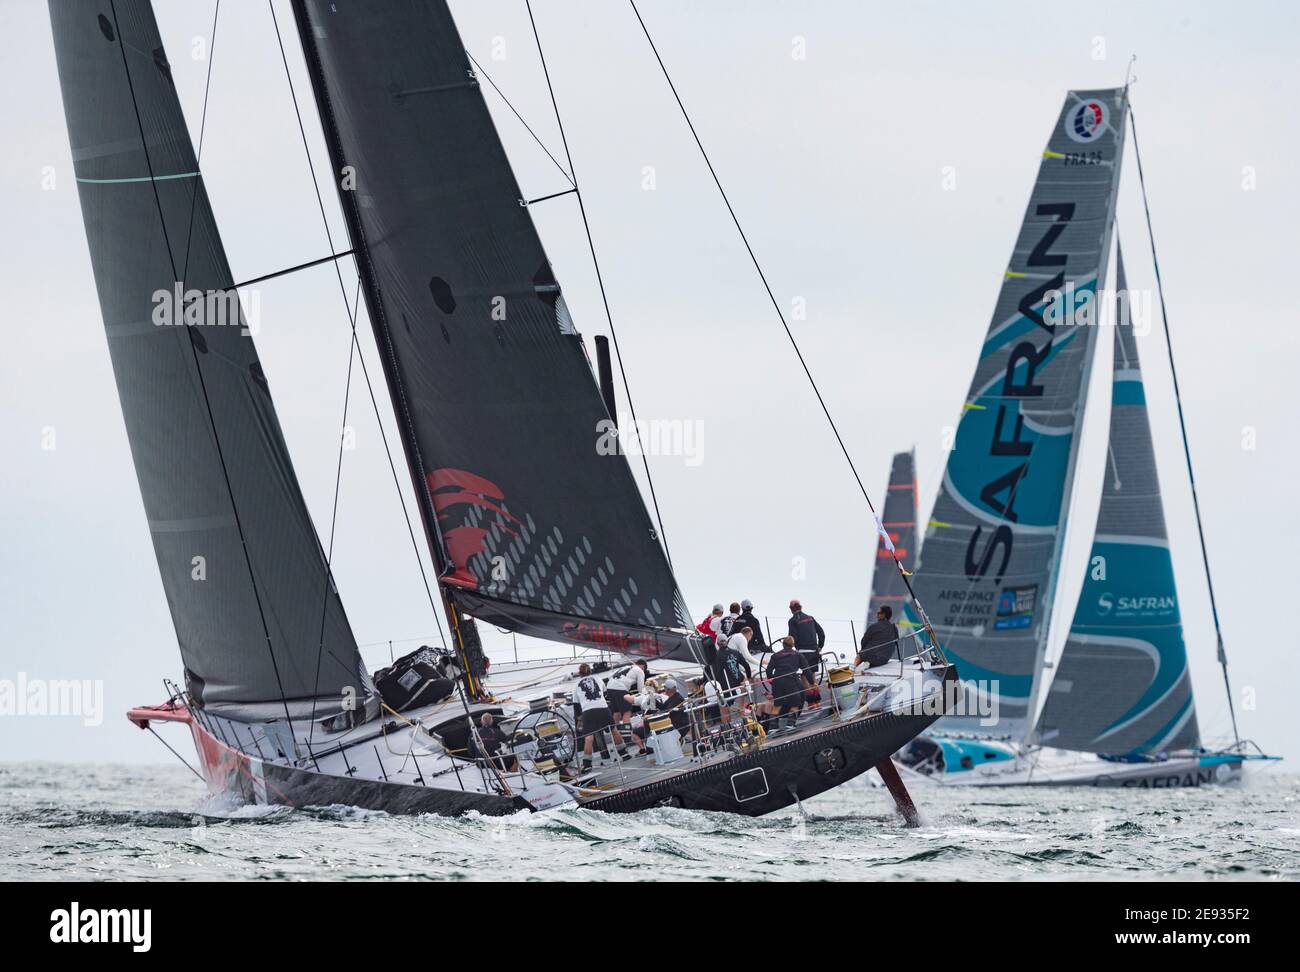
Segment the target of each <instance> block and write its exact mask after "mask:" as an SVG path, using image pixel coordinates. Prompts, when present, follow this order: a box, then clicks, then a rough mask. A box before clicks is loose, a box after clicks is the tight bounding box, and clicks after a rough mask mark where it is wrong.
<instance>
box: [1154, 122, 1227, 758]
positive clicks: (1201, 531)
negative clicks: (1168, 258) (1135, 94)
mask: <svg viewBox="0 0 1300 972" xmlns="http://www.w3.org/2000/svg"><path fill="white" fill-rule="evenodd" d="M1128 120H1129V125H1130V126H1131V127H1132V129H1133V155H1134V157H1135V158H1136V159H1137V167H1138V183H1139V185H1141V187H1142V210H1143V212H1144V213H1145V214H1146V221H1147V239H1148V240H1150V241H1151V265H1152V266H1153V267H1154V268H1155V275H1156V294H1157V295H1158V296H1159V298H1160V318H1161V320H1162V321H1163V322H1164V330H1165V350H1166V351H1167V352H1168V353H1169V374H1170V376H1171V377H1172V378H1173V382H1174V402H1175V403H1177V405H1178V428H1179V429H1180V430H1181V431H1182V434H1183V458H1184V459H1185V460H1186V462H1187V481H1188V483H1189V484H1190V485H1191V488H1192V509H1193V510H1194V511H1195V512H1196V535H1197V536H1198V537H1199V538H1200V541H1201V563H1202V564H1204V565H1205V586H1206V588H1207V589H1208V590H1209V592H1210V613H1211V614H1212V615H1213V616H1214V636H1215V638H1216V639H1217V641H1218V653H1219V665H1220V666H1221V667H1222V668H1223V688H1224V691H1225V692H1227V695H1228V714H1229V715H1230V716H1232V736H1233V738H1234V739H1235V740H1236V742H1237V744H1238V745H1240V744H1241V734H1240V733H1239V732H1238V731H1237V709H1236V706H1235V705H1234V704H1233V701H1232V683H1231V681H1229V679H1228V656H1227V653H1226V652H1225V651H1224V648H1223V628H1222V627H1221V626H1220V625H1219V606H1218V603H1217V602H1216V601H1215V598H1214V580H1213V578H1211V576H1210V554H1209V551H1208V550H1207V549H1206V546H1205V527H1204V526H1203V525H1202V523H1201V500H1200V497H1199V496H1198V495H1197V493H1196V474H1195V473H1193V472H1192V449H1191V446H1190V445H1188V442H1187V422H1186V420H1185V419H1184V418H1183V398H1182V395H1181V394H1180V393H1179V390H1178V371H1177V369H1176V368H1175V367H1174V344H1173V339H1172V338H1171V337H1170V335H1169V311H1168V309H1167V308H1166V307H1165V287H1164V283H1163V281H1162V280H1161V277H1160V260H1159V258H1157V256H1156V236H1155V231H1154V230H1153V229H1152V228H1151V206H1150V205H1149V203H1148V202H1147V181H1146V177H1145V175H1144V174H1143V172H1142V150H1141V149H1140V148H1139V147H1138V131H1137V118H1136V117H1135V116H1134V114H1133V108H1132V106H1131V105H1130V106H1129V112H1128Z"/></svg>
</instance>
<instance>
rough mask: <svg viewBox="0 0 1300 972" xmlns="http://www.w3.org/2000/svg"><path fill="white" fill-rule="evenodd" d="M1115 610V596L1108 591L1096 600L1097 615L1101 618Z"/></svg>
mask: <svg viewBox="0 0 1300 972" xmlns="http://www.w3.org/2000/svg"><path fill="white" fill-rule="evenodd" d="M1113 610H1115V595H1114V594H1111V593H1110V592H1109V591H1108V592H1106V593H1105V594H1103V595H1102V596H1101V597H1099V598H1097V613H1098V614H1100V615H1101V616H1102V617H1105V616H1106V615H1107V614H1110V612H1111V611H1113Z"/></svg>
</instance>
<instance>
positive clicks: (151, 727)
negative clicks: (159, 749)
mask: <svg viewBox="0 0 1300 972" xmlns="http://www.w3.org/2000/svg"><path fill="white" fill-rule="evenodd" d="M145 728H146V729H148V730H149V731H150V732H151V733H153V737H154V738H155V739H157V740H158V741H159V742H160V743H162V744H163V745H164V746H166V747H167V749H168V751H169V752H170V753H171V754H172V755H173V756H175V757H176V758H177V759H179V760H180V761H181V762H182V763H183V764H184V765H185V768H186V769H187V770H189V771H190V772H191V773H193V774H194V775H195V776H197V777H198V778H199V781H200V782H202V783H207V782H208V781H207V780H205V779H203V774H202V773H200V772H199V771H198V770H196V769H195V768H194V767H193V766H191V765H190V761H189V760H188V759H186V758H185V757H184V756H182V755H181V754H180V753H178V752H176V750H175V749H173V748H172V744H171V743H169V742H168V741H167V740H166V739H164V738H163V737H162V736H160V735H158V731H157V730H156V729H154V727H153V726H145Z"/></svg>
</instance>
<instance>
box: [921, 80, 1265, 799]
mask: <svg viewBox="0 0 1300 972" xmlns="http://www.w3.org/2000/svg"><path fill="white" fill-rule="evenodd" d="M1109 106H1114V110H1112V108H1111V107H1109ZM1127 107H1128V105H1127V88H1125V89H1117V90H1115V91H1110V92H1088V93H1082V94H1078V93H1072V94H1071V96H1070V98H1069V99H1067V104H1066V108H1065V111H1064V112H1063V115H1062V118H1061V120H1060V124H1059V125H1058V129H1057V132H1058V136H1059V135H1060V134H1061V132H1062V131H1063V132H1064V135H1065V137H1067V138H1070V139H1072V140H1074V141H1081V140H1090V139H1092V140H1098V148H1096V149H1095V150H1088V151H1086V152H1082V153H1078V152H1069V151H1065V152H1063V151H1061V149H1060V148H1059V147H1057V146H1053V145H1049V147H1048V149H1047V151H1045V152H1044V153H1043V154H1044V162H1043V169H1042V171H1040V176H1039V181H1038V185H1036V187H1035V195H1037V194H1038V193H1040V192H1044V191H1046V192H1058V193H1059V192H1061V191H1062V189H1063V187H1064V186H1063V183H1062V181H1061V180H1059V179H1058V178H1057V172H1058V171H1059V170H1062V169H1070V168H1073V167H1075V166H1082V167H1084V169H1085V171H1086V170H1087V169H1088V167H1091V166H1107V167H1109V169H1110V176H1109V177H1108V178H1107V179H1106V180H1105V181H1106V183H1108V185H1109V199H1110V202H1109V203H1108V205H1107V207H1106V209H1105V210H1104V211H1103V212H1102V213H1100V214H1099V218H1100V219H1102V220H1104V223H1103V225H1102V226H1101V227H1099V228H1095V230H1094V231H1095V232H1097V238H1098V239H1100V240H1101V241H1102V247H1101V249H1100V250H1099V251H1097V252H1096V253H1095V254H1094V255H1093V260H1095V261H1096V262H1095V266H1096V270H1095V274H1093V275H1091V276H1089V277H1088V278H1086V279H1085V280H1084V281H1083V282H1082V286H1083V288H1089V287H1090V285H1091V288H1092V289H1090V290H1089V291H1088V295H1089V296H1095V295H1096V294H1097V293H1098V290H1097V289H1096V288H1097V287H1099V284H1098V283H1097V281H1099V280H1100V279H1101V278H1102V275H1103V273H1104V270H1105V263H1106V256H1107V255H1108V252H1109V241H1110V236H1111V226H1112V225H1113V220H1114V190H1115V187H1116V185H1117V180H1118V176H1119V167H1120V161H1121V158H1122V151H1123V131H1122V128H1123V125H1124V119H1125V113H1126V110H1127ZM1112 124H1113V125H1116V126H1119V130H1117V131H1116V132H1115V133H1114V137H1113V138H1112V139H1111V140H1110V141H1109V144H1108V145H1104V144H1102V143H1101V142H1100V140H1101V139H1102V138H1103V136H1104V130H1105V129H1106V128H1109V127H1110V126H1111V125H1112ZM1090 132H1091V134H1089V133H1090ZM1060 144H1061V143H1058V145H1060ZM1066 184H1068V180H1066ZM1081 185H1082V183H1078V182H1077V181H1076V183H1075V188H1079V187H1080V186H1081ZM1032 206H1033V203H1032V202H1031V208H1032ZM1045 250H1046V238H1044V245H1043V246H1041V247H1040V248H1039V251H1038V252H1039V255H1040V258H1041V256H1042V255H1043V253H1044V252H1045ZM1116 250H1117V253H1116V263H1117V275H1118V294H1117V309H1116V314H1115V320H1114V322H1113V323H1114V329H1115V336H1114V365H1113V373H1112V382H1111V413H1110V427H1109V439H1108V444H1107V453H1106V456H1107V460H1106V461H1107V468H1106V478H1105V482H1104V486H1103V491H1102V499H1101V506H1100V512H1099V514H1098V520H1097V525H1096V530H1095V533H1094V536H1093V539H1092V547H1091V551H1090V556H1089V561H1088V573H1087V578H1086V579H1085V581H1084V585H1083V589H1082V592H1081V594H1080V596H1079V599H1078V604H1077V606H1076V608H1075V611H1074V616H1073V621H1072V624H1071V627H1070V630H1069V635H1068V638H1067V640H1066V642H1065V646H1064V649H1063V652H1062V654H1061V657H1060V659H1059V662H1058V663H1057V664H1056V665H1055V666H1054V667H1053V666H1052V665H1051V664H1050V663H1049V662H1048V660H1047V658H1046V639H1047V637H1048V635H1049V631H1050V624H1049V622H1050V620H1051V612H1052V599H1051V597H1046V598H1043V597H1042V596H1041V590H1046V591H1048V592H1051V591H1052V590H1053V589H1054V587H1055V583H1056V580H1057V575H1058V574H1059V570H1060V563H1059V556H1060V554H1059V544H1060V539H1061V536H1062V535H1063V533H1064V530H1065V515H1066V511H1067V510H1068V508H1069V503H1070V498H1071V484H1072V480H1073V474H1074V468H1073V464H1074V451H1073V450H1074V448H1075V447H1077V443H1076V444H1075V446H1072V447H1071V452H1070V458H1069V466H1068V467H1067V468H1066V469H1065V474H1064V476H1050V477H1048V479H1047V481H1046V486H1047V487H1048V488H1050V495H1049V496H1048V499H1049V500H1051V502H1052V503H1053V504H1056V505H1059V510H1060V520H1059V525H1058V527H1057V531H1056V541H1057V551H1056V552H1055V553H1054V554H1053V557H1052V559H1051V560H1050V561H1048V563H1047V568H1048V573H1047V575H1046V576H1047V583H1046V584H1044V585H1042V587H1041V589H1040V586H1039V585H1038V584H1034V585H1031V586H1028V587H1025V586H1021V585H1011V586H1006V587H1003V589H1002V590H1001V591H1000V593H999V594H998V595H997V600H996V607H995V609H993V610H994V611H995V613H994V614H992V615H990V613H989V612H990V604H991V603H992V602H988V597H989V592H985V593H984V595H983V599H984V600H985V602H987V603H985V604H980V603H976V604H974V605H970V603H969V601H968V600H963V601H961V604H962V611H960V612H958V613H959V616H960V617H962V618H968V617H975V618H980V619H987V620H991V622H992V623H991V625H987V624H985V623H984V622H983V621H982V620H981V621H979V622H977V623H976V624H974V625H972V626H971V627H970V628H969V629H967V632H966V634H965V638H966V639H967V640H965V641H963V642H962V643H963V644H966V645H968V646H969V648H968V650H970V651H974V652H975V653H976V655H977V657H981V658H991V659H995V660H997V659H1002V661H1001V662H1000V664H997V663H995V664H997V667H992V668H986V669H985V670H982V671H979V673H978V674H979V675H980V676H981V677H982V676H984V675H985V674H986V672H991V673H992V675H993V676H994V677H995V678H996V677H997V673H998V671H1001V670H1006V669H1009V668H1011V666H1010V665H1008V664H1007V662H1006V661H1005V659H1006V658H1007V657H1008V655H1010V657H1011V658H1012V659H1014V660H1015V661H1016V664H1017V665H1018V664H1019V662H1020V660H1022V659H1024V658H1026V657H1028V650H1029V644H1028V643H1027V642H1028V641H1031V640H1032V642H1034V643H1035V650H1036V652H1037V654H1036V657H1035V660H1034V664H1033V666H1032V668H1031V669H1030V671H1029V672H1028V673H1027V674H1021V673H1020V671H1019V668H1015V670H1014V672H1013V676H1014V677H1013V680H1012V683H1011V684H1012V692H1011V693H1010V694H1009V695H1008V694H1006V693H993V694H991V695H986V696H985V697H988V698H991V699H992V700H993V701H994V702H998V703H1003V704H1004V705H1005V703H1006V702H1007V701H1008V699H1010V700H1011V701H1012V708H1011V710H1010V714H1009V717H1007V716H1002V715H999V714H997V713H996V711H993V712H990V717H989V718H985V719H977V718H973V717H970V716H966V717H963V718H959V719H946V720H945V721H944V723H943V725H942V726H941V727H940V731H939V732H938V733H935V734H933V735H930V736H927V737H925V738H923V739H918V740H914V741H913V743H912V744H910V745H909V747H908V748H907V749H906V750H905V751H904V752H903V753H901V754H900V761H901V762H902V763H903V764H904V765H907V766H908V767H910V768H911V769H912V770H913V771H914V773H916V774H920V775H924V776H926V777H927V778H930V779H934V780H940V781H943V782H946V783H961V784H976V785H978V784H984V785H1011V784H1045V785H1050V784H1096V785H1138V786H1196V785H1200V784H1202V783H1208V782H1214V781H1220V780H1224V779H1230V778H1233V777H1234V776H1235V775H1236V774H1237V773H1238V772H1239V771H1240V768H1241V764H1242V762H1243V761H1245V760H1248V759H1260V758H1266V757H1264V756H1263V755H1262V753H1260V752H1259V751H1258V749H1257V747H1254V746H1253V744H1250V743H1243V742H1242V741H1240V740H1238V741H1237V742H1236V743H1235V744H1234V745H1233V746H1232V747H1230V748H1229V749H1227V750H1224V751H1219V752H1208V751H1206V750H1205V749H1203V748H1202V745H1201V739H1200V732H1199V729H1198V725H1197V720H1196V711H1195V705H1194V702H1193V696H1192V687H1191V676H1190V672H1189V670H1188V666H1187V654H1186V650H1185V648H1184V645H1183V636H1182V621H1181V617H1180V611H1179V600H1178V593H1177V589H1176V585H1175V581H1174V574H1173V564H1172V560H1171V558H1170V554H1169V541H1168V535H1167V533H1166V529H1165V518H1164V509H1163V503H1162V501H1161V495H1160V485H1159V477H1158V475H1157V472H1156V465H1155V453H1154V450H1153V448H1152V439H1151V429H1150V422H1149V419H1148V414H1147V407H1146V394H1145V388H1144V385H1143V381H1142V372H1141V366H1140V362H1139V358H1138V350H1137V340H1136V335H1135V333H1134V330H1133V321H1132V316H1131V313H1130V308H1131V299H1130V294H1129V292H1128V284H1127V278H1126V274H1125V270H1124V261H1123V255H1122V253H1121V252H1119V250H1118V243H1116ZM1098 258H1099V259H1098ZM1013 262H1014V256H1013ZM1030 262H1032V254H1031V258H1030ZM1090 262H1091V261H1090ZM1062 263H1063V264H1064V263H1065V261H1064V260H1062ZM1014 272H1015V270H1014V268H1013V270H1012V271H1009V276H1010V275H1012V274H1013V273H1014ZM1053 287H1054V289H1056V290H1059V291H1061V292H1062V293H1063V294H1064V295H1065V298H1064V299H1065V308H1066V310H1065V315H1064V316H1065V317H1069V318H1071V319H1070V320H1068V321H1066V320H1064V319H1063V316H1062V314H1060V313H1057V314H1056V317H1057V319H1058V320H1057V323H1058V326H1059V325H1060V324H1063V323H1064V324H1067V325H1068V326H1070V327H1075V328H1076V330H1075V338H1074V339H1075V340H1076V341H1077V340H1087V341H1092V340H1094V338H1093V332H1095V331H1096V330H1097V327H1096V325H1097V324H1099V323H1100V319H1099V317H1098V316H1097V309H1098V306H1097V302H1096V301H1095V300H1093V301H1092V309H1091V310H1090V311H1089V316H1088V317H1086V318H1084V319H1082V320H1080V319H1079V318H1078V317H1077V316H1076V315H1077V313H1078V311H1077V310H1076V309H1077V308H1079V307H1080V306H1082V305H1081V304H1080V302H1079V300H1078V299H1077V298H1076V296H1075V295H1076V294H1077V293H1078V292H1079V288H1078V287H1076V286H1075V285H1074V281H1071V280H1069V279H1063V278H1059V277H1058V278H1056V280H1055V283H1054V285H1053ZM1023 310H1024V308H1023V305H1022V311H1023ZM1026 316H1028V315H1027V314H1026ZM1007 326H1011V327H1013V328H1014V327H1015V326H1016V322H1015V321H1009V322H1004V323H1003V324H1001V325H999V323H998V320H997V318H995V322H994V330H995V331H997V330H998V328H999V327H1007ZM987 348H988V345H987V344H986V353H987ZM1044 350H1046V349H1044ZM1090 363H1091V353H1089V355H1088V358H1087V360H1086V361H1085V362H1083V364H1082V368H1083V370H1082V372H1081V380H1079V381H1077V382H1076V381H1074V379H1073V377H1072V379H1071V385H1072V387H1075V388H1077V389H1078V396H1077V403H1076V406H1075V407H1074V419H1073V426H1072V427H1073V429H1074V430H1076V431H1077V429H1078V428H1079V427H1080V423H1081V419H1082V414H1083V409H1084V394H1083V393H1084V391H1085V390H1086V387H1087V374H1088V371H1089V370H1090ZM1171 363H1172V358H1171ZM1007 374H1008V377H1010V375H1011V374H1012V371H1011V367H1010V366H1008V372H1007ZM976 380H977V382H978V380H979V374H978V372H977V379H976ZM979 407H980V406H979V404H977V405H976V410H979ZM967 409H968V410H970V409H971V404H970V403H968V404H967ZM1001 409H1002V406H999V410H1000V414H1001ZM1017 421H1019V420H1017ZM964 422H965V419H963V423H964ZM1017 427H1018V426H1017ZM1071 437H1072V438H1075V439H1077V435H1076V434H1074V432H1072V433H1071ZM959 446H960V438H959ZM1020 448H1021V449H1022V450H1023V452H1022V453H1021V454H1023V455H1024V456H1025V457H1026V464H1025V465H1026V468H1025V470H1024V471H1023V472H1022V473H1020V474H1019V476H1020V479H1019V480H1017V483H1016V484H1017V485H1019V483H1020V482H1021V481H1023V482H1025V484H1026V485H1029V484H1028V471H1029V470H1028V465H1029V463H1030V462H1032V461H1034V459H1033V451H1032V449H1025V448H1023V447H1020ZM1016 449H1017V446H1016V444H1015V443H1012V444H1011V445H1010V446H1009V445H1008V444H1007V443H1005V442H1002V441H1000V439H999V437H996V436H995V439H994V441H993V445H992V447H991V448H990V449H989V451H988V453H987V455H985V454H979V455H977V456H976V458H975V460H974V467H975V468H976V469H978V470H979V471H980V473H981V475H980V476H976V477H975V479H976V480H978V479H979V478H987V477H988V476H990V475H994V474H996V473H997V471H998V470H999V469H1000V468H1001V466H1000V464H999V462H998V460H997V459H996V458H995V457H997V456H1000V455H1008V454H1009V455H1016V454H1017V451H1016ZM959 452H960V448H959V449H958V450H957V451H956V452H954V454H953V456H952V458H950V460H949V466H948V474H947V478H946V479H945V487H947V486H948V485H949V484H950V483H952V482H953V475H952V474H953V469H954V466H956V467H958V468H959V469H966V468H968V466H969V464H970V463H971V457H970V456H969V455H966V456H961V455H959V454H958V453H959ZM1189 470H1190V458H1189ZM997 482H999V484H1000V483H1001V481H997ZM1041 483H1042V481H1041V480H1040V484H1041ZM1031 488H1032V487H1031ZM946 495H947V494H945V493H941V494H940V498H939V501H938V502H937V503H936V510H935V515H934V517H933V518H932V519H931V522H930V528H931V530H932V531H934V534H933V535H939V536H941V535H943V533H942V531H945V530H947V529H950V528H951V527H950V525H949V524H947V523H944V522H942V520H941V518H942V517H943V516H944V514H943V513H942V512H941V508H942V507H943V505H944V503H945V498H946ZM1007 495H1008V501H1007V503H1006V504H1005V506H1004V507H1002V509H1001V512H1002V513H1003V517H1002V519H1003V521H1004V522H1001V523H997V527H996V529H997V530H998V531H1001V532H1002V536H1003V537H1005V538H1006V541H1007V549H1008V551H1010V549H1011V548H1012V547H1013V545H1014V544H1015V543H1016V541H1017V540H1018V537H1017V531H1020V530H1023V529H1024V527H1023V525H1022V524H1021V523H1020V522H1019V516H1018V515H1015V516H1013V515H1012V510H1013V508H1014V507H1013V504H1014V503H1016V502H1018V501H1019V500H1020V497H1021V496H1023V495H1025V494H1024V493H1018V491H1017V490H1016V489H1014V488H1013V489H1011V490H1009V491H1008V493H1007ZM1030 495H1034V494H1032V493H1031V494H1030ZM994 496H995V494H994V493H993V492H992V491H991V490H986V491H985V492H983V493H981V495H980V500H981V501H983V503H984V504H985V509H984V510H983V511H982V518H983V519H984V520H985V521H986V522H989V521H988V516H987V514H988V506H989V505H990V501H991V500H992V499H993V498H994ZM952 498H953V499H955V498H956V497H952ZM965 508H966V509H967V510H968V511H970V512H973V513H975V514H977V515H981V511H980V509H979V507H978V505H977V504H974V503H970V502H967V503H966V504H965ZM993 522H996V521H993ZM989 525H992V522H990V523H989ZM980 529H981V526H976V530H980ZM930 536H931V535H930V534H928V535H927V541H926V546H925V553H926V555H927V559H928V557H929V554H930V553H931V551H932V549H933V548H932V547H931V543H930ZM990 549H991V548H990ZM1007 560H1010V554H1009V553H1008V557H1007ZM987 563H988V560H987V558H986V560H985V561H984V562H982V563H981V564H980V565H978V566H977V565H976V564H975V562H974V561H973V559H968V561H967V569H968V571H971V572H972V583H971V591H972V593H973V592H975V591H976V590H978V588H977V584H976V580H977V579H978V578H977V577H976V575H978V574H979V569H978V568H979V567H982V566H984V565H985V564H987ZM1207 569H1208V568H1207ZM919 574H920V576H919V577H918V579H917V582H916V586H917V588H918V590H921V591H927V590H928V588H929V586H930V585H932V584H934V583H935V580H934V579H927V577H926V567H925V563H924V562H923V563H922V564H921V566H920V568H919ZM927 596H929V595H927ZM939 598H940V599H942V598H943V595H942V594H940V595H939ZM1215 620H1216V625H1217V616H1216V619H1215ZM1016 630H1023V631H1025V632H1027V633H1028V637H1027V638H1021V639H1016V638H1013V637H1011V636H1010V635H1009V634H1008V632H1011V631H1016ZM1220 660H1221V661H1223V656H1222V642H1221V641H1220ZM1225 665H1226V662H1225ZM972 671H974V670H973V669H970V668H968V667H965V666H963V675H964V676H966V677H970V676H969V675H967V674H966V673H967V672H972ZM1225 671H1226V669H1225ZM1048 686H1050V689H1048ZM975 691H976V692H983V691H984V689H983V686H979V687H977V688H976V689H975ZM1044 691H1046V693H1047V694H1046V698H1045V701H1044V703H1043V704H1042V705H1041V706H1038V705H1036V700H1037V699H1038V698H1040V697H1041V696H1042V694H1043V692H1044ZM966 695H967V698H970V697H971V695H972V691H971V690H969V689H968V690H967V693H966ZM1022 699H1023V700H1024V701H1025V705H1024V706H1023V707H1022V705H1021V700H1022ZM1229 705H1230V706H1231V699H1229ZM1026 715H1028V716H1029V720H1031V721H1026V718H1025V717H1026ZM1234 726H1235V721H1234Z"/></svg>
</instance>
